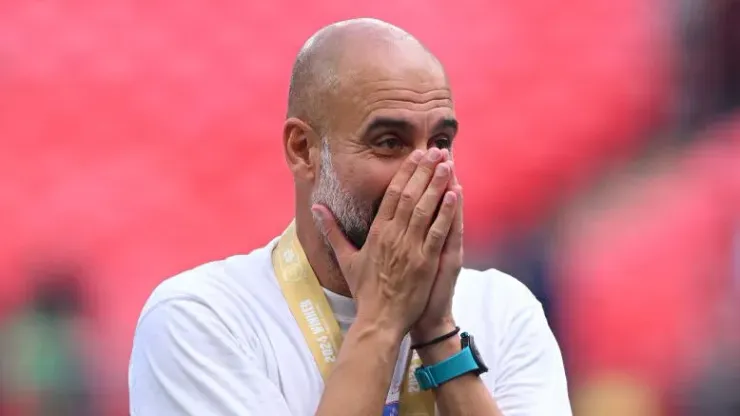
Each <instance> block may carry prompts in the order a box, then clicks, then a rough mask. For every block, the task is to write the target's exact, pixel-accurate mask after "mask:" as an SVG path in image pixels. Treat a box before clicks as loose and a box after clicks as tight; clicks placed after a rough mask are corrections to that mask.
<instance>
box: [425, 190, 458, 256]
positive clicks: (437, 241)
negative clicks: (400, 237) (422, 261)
mask: <svg viewBox="0 0 740 416" xmlns="http://www.w3.org/2000/svg"><path fill="white" fill-rule="evenodd" d="M457 204H458V200H457V194H455V193H454V192H452V191H447V192H445V194H444V197H443V199H442V206H441V207H440V209H439V214H437V218H435V219H434V222H433V223H432V226H431V227H430V228H429V232H428V233H427V236H426V239H425V240H424V253H425V254H426V255H428V256H439V254H440V253H441V252H442V248H443V247H444V245H445V241H446V240H447V235H448V234H449V233H450V227H451V226H452V221H453V220H454V218H455V212H456V210H457Z"/></svg>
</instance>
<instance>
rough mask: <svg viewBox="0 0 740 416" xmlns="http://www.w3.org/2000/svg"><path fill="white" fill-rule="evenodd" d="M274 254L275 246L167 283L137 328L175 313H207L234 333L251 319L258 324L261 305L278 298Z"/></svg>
mask: <svg viewBox="0 0 740 416" xmlns="http://www.w3.org/2000/svg"><path fill="white" fill-rule="evenodd" d="M271 250H272V243H270V244H268V245H267V246H265V247H261V248H259V249H256V250H254V251H252V252H250V253H249V254H244V255H236V256H232V257H229V258H226V259H222V260H218V261H213V262H209V263H206V264H202V265H200V266H197V267H195V268H192V269H190V270H186V271H184V272H182V273H179V274H177V275H175V276H172V277H169V278H167V279H165V280H164V281H162V282H161V283H160V284H159V285H158V286H157V287H156V288H155V289H154V290H153V291H152V293H151V295H150V296H149V298H148V299H147V301H146V303H145V304H144V307H143V309H142V311H141V315H140V316H139V321H138V325H137V326H140V325H141V324H142V322H143V321H145V320H151V318H152V317H153V316H158V319H161V318H162V317H161V315H167V314H171V313H175V312H178V313H180V314H181V315H183V316H194V315H196V313H197V316H200V315H202V313H203V312H207V313H208V314H211V315H213V316H214V317H216V318H217V319H219V320H221V321H223V323H224V324H225V325H226V326H228V327H235V329H236V328H238V327H242V326H243V323H244V321H245V320H250V318H254V320H259V315H261V313H262V310H261V309H262V308H261V305H262V304H264V303H265V302H269V301H270V299H271V295H273V294H275V293H277V294H278V295H279V289H278V288H277V283H276V282H275V279H274V278H273V271H272V263H271V259H270V253H271ZM255 315H257V316H255Z"/></svg>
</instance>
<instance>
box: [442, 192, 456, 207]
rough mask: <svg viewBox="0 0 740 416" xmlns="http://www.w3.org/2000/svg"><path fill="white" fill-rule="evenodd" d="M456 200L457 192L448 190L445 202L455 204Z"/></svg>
mask: <svg viewBox="0 0 740 416" xmlns="http://www.w3.org/2000/svg"><path fill="white" fill-rule="evenodd" d="M454 202H455V194H454V193H452V192H447V193H446V194H445V199H444V203H445V204H453V203H454Z"/></svg>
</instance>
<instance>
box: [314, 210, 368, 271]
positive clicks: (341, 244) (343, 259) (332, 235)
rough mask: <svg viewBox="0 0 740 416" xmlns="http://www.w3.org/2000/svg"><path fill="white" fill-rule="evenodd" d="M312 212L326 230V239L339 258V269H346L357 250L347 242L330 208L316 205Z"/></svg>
mask: <svg viewBox="0 0 740 416" xmlns="http://www.w3.org/2000/svg"><path fill="white" fill-rule="evenodd" d="M311 212H313V214H314V215H315V216H317V217H318V218H319V223H320V224H321V227H322V228H323V230H324V234H325V235H326V239H327V240H329V245H331V248H332V249H333V250H334V254H335V255H336V257H337V262H338V263H339V267H340V268H342V269H344V267H345V265H346V264H347V261H348V260H349V257H350V256H352V255H353V254H354V253H356V252H357V248H356V247H355V246H354V245H353V244H352V243H351V242H350V241H349V240H347V237H346V236H345V235H344V233H343V232H342V230H341V228H339V224H337V220H336V218H335V217H334V214H332V212H331V211H330V210H329V208H327V207H325V206H323V205H320V204H315V205H313V206H312V207H311Z"/></svg>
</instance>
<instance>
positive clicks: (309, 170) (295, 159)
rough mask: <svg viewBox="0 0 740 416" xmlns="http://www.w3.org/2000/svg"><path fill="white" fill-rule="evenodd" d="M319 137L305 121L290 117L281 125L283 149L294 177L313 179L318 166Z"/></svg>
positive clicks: (306, 179)
mask: <svg viewBox="0 0 740 416" xmlns="http://www.w3.org/2000/svg"><path fill="white" fill-rule="evenodd" d="M320 140H321V139H320V138H319V137H318V135H317V134H316V132H315V131H314V130H313V129H312V128H311V126H309V125H308V124H307V123H305V122H303V121H302V120H300V119H297V118H294V117H291V118H288V119H287V120H285V124H284V125H283V150H284V151H285V160H286V161H287V162H288V167H289V168H290V170H291V171H292V172H293V176H295V178H296V179H301V180H305V181H313V180H314V178H315V177H316V172H317V168H318V166H319V156H320V153H319V152H320Z"/></svg>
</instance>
